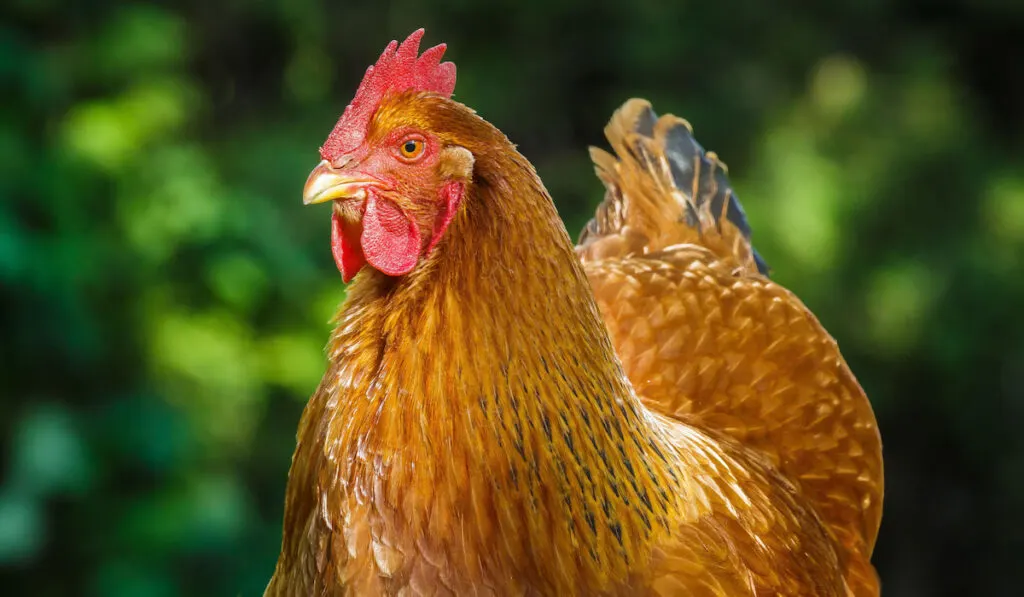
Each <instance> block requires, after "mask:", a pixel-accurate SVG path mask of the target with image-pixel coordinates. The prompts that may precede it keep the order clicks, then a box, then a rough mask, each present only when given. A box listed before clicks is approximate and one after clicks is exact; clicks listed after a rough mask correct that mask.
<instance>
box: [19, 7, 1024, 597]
mask: <svg viewBox="0 0 1024 597" xmlns="http://www.w3.org/2000/svg"><path fill="white" fill-rule="evenodd" d="M2 10H3V13H4V19H3V21H2V25H0V89H2V90H3V92H2V93H0V196H2V197H3V201H2V202H0V288H2V289H3V290H2V294H0V301H2V303H0V324H2V329H3V343H2V346H0V389H2V391H3V396H4V400H3V401H2V402H0V415H2V416H0V437H2V438H3V441H2V443H0V445H2V446H3V455H4V459H5V460H4V464H5V466H4V468H3V477H2V480H0V568H2V569H3V570H4V572H5V575H9V577H10V581H9V583H5V586H8V585H9V586H10V587H12V588H11V589H10V590H9V592H12V594H29V595H65V594H76V595H77V594H81V595H96V596H100V595H102V596H108V595H109V596H115V597H121V596H123V597H136V596H140V597H141V596H153V597H165V596H166V597H171V596H174V595H185V594H188V595H225V594H227V595H235V594H241V595H258V594H261V592H262V589H263V587H264V585H265V583H266V581H267V579H268V578H269V575H270V573H271V570H272V568H273V562H274V560H275V558H276V554H277V548H278V545H279V541H280V521H281V512H282V498H283V491H284V483H285V480H286V471H287V467H288V464H289V459H290V456H291V451H292V448H293V445H294V439H293V438H294V433H295V428H296V425H297V422H298V416H299V413H300V412H301V409H302V406H303V403H304V400H305V399H306V397H307V396H308V395H309V394H310V393H311V392H312V390H313V389H314V387H315V385H316V383H317V382H318V380H319V377H320V375H321V373H322V370H323V366H324V362H323V355H322V352H321V350H320V348H321V346H322V345H323V344H324V342H325V341H326V337H327V333H328V331H329V329H330V325H329V323H328V321H329V319H330V317H331V315H332V313H333V311H334V310H335V308H336V306H337V305H338V303H339V302H340V301H341V300H342V299H343V297H344V289H343V286H342V284H341V282H340V279H339V276H338V274H337V272H336V271H335V270H334V266H333V262H332V260H331V258H330V254H329V251H328V250H327V247H328V240H327V239H328V223H327V222H328V218H327V214H326V211H325V210H322V209H316V208H303V207H302V205H301V201H300V193H301V186H302V183H303V181H304V179H305V176H306V174H307V173H308V171H309V170H310V169H311V167H312V166H313V165H315V163H316V161H317V155H316V149H317V147H318V146H319V144H320V143H321V142H322V141H323V139H324V137H325V136H326V133H327V132H328V130H329V128H330V126H331V125H332V124H333V122H334V119H335V118H337V115H338V113H340V111H341V109H342V108H343V106H344V104H345V103H346V102H347V101H348V99H349V98H350V97H351V94H352V92H353V90H354V88H355V86H356V84H357V83H358V81H359V78H360V76H361V74H362V72H363V70H364V69H365V67H366V66H367V65H368V64H369V63H370V62H371V61H372V60H373V59H375V58H376V55H377V53H378V52H379V51H380V50H381V48H383V46H384V44H385V43H386V42H387V41H388V40H390V39H392V38H395V37H402V36H404V35H406V34H408V33H409V32H410V31H412V30H413V29H415V28H416V27H419V26H425V27H427V30H428V32H427V42H428V43H434V42H439V41H446V42H448V44H449V48H450V49H449V56H450V57H451V58H452V59H453V60H455V61H456V62H457V63H458V65H459V69H460V70H459V73H460V74H459V84H458V89H457V97H458V99H459V100H461V101H463V102H465V103H467V104H469V105H471V106H473V107H475V108H477V109H478V110H479V112H480V113H481V114H482V115H483V116H484V117H486V118H488V119H489V120H490V121H492V122H494V123H495V124H497V125H498V126H499V127H500V128H501V129H502V130H504V131H505V132H506V133H507V134H508V135H509V136H510V137H511V138H512V139H513V140H514V141H516V142H517V143H519V144H520V148H521V149H522V151H523V152H524V153H525V154H526V155H527V157H529V158H530V159H531V160H532V161H533V162H534V164H535V165H536V166H537V167H538V170H539V171H540V173H541V176H542V177H543V179H544V181H545V183H546V184H547V185H548V187H549V188H550V190H551V191H552V193H553V194H554V195H555V197H556V200H557V202H558V205H559V208H560V210H561V212H562V214H563V216H564V218H565V221H566V223H567V226H568V227H569V229H570V231H571V232H572V233H573V234H575V233H576V232H577V231H578V230H579V229H580V227H581V226H582V225H583V223H584V222H585V221H586V219H587V218H588V217H589V214H590V213H591V210H592V208H593V206H594V205H595V204H596V203H597V201H598V200H599V198H600V196H601V189H600V185H599V183H598V182H597V180H596V179H595V178H594V177H593V175H592V173H591V167H590V165H589V163H588V160H587V156H586V151H585V147H586V145H587V144H601V143H602V138H601V128H602V126H603V124H604V122H605V121H606V119H607V118H608V116H609V115H610V114H611V111H612V110H613V109H614V108H615V107H617V106H618V105H619V104H620V103H621V102H622V101H623V100H625V99H626V98H628V97H630V96H643V97H647V98H649V99H651V100H652V101H653V102H654V104H655V108H656V109H657V110H658V111H660V112H674V113H676V114H680V115H683V116H685V117H687V118H688V119H689V120H690V121H691V122H692V123H693V125H694V127H695V129H696V132H697V136H698V138H699V139H701V140H702V142H703V143H704V144H705V146H706V147H708V148H709V149H715V150H717V152H718V153H719V155H721V156H722V157H723V159H725V160H726V161H727V162H728V163H729V164H730V166H731V167H732V169H731V172H732V178H733V180H734V181H735V183H736V186H737V188H738V190H739V193H740V196H741V198H742V199H743V201H744V206H745V207H746V209H747V212H748V214H749V216H750V221H751V222H752V224H753V226H754V230H755V232H754V239H755V241H756V244H757V245H758V247H759V249H760V250H761V252H762V254H763V255H764V256H765V257H766V259H767V261H768V262H769V264H770V265H771V266H772V267H773V270H774V276H775V277H776V278H777V279H778V280H780V281H781V282H782V283H784V284H786V285H787V286H789V287H790V288H793V289H794V290H795V291H796V292H797V293H798V294H799V295H800V296H801V297H802V298H803V299H804V300H805V301H806V302H807V303H808V304H809V305H810V306H811V308H812V309H813V310H814V311H815V313H817V314H818V316H819V317H820V318H821V319H822V321H823V322H824V324H825V325H826V327H828V329H829V330H830V331H831V332H832V333H833V334H834V335H835V336H836V337H837V338H838V339H839V341H840V344H841V346H842V348H843V351H844V354H845V355H846V356H847V359H848V360H849V361H850V363H851V365H852V367H853V369H854V371H855V372H856V373H857V374H858V376H859V378H860V379H861V382H862V383H863V384H864V386H865V388H866V389H867V390H868V393H869V395H870V396H871V397H872V400H873V402H874V404H875V407H876V411H877V413H878V415H879V419H880V423H881V426H882V431H883V438H884V441H885V444H886V470H887V472H888V474H887V480H888V486H887V488H888V494H887V506H886V514H885V521H884V523H883V531H882V535H881V539H880V543H879V546H878V550H877V552H876V562H877V564H878V566H879V569H880V572H881V574H882V578H883V582H884V584H885V587H886V594H888V595H916V594H936V595H938V594H950V595H954V594H957V595H959V594H1006V593H1009V592H1012V589H1011V588H1010V587H1012V586H1015V585H1014V584H1011V583H1013V576H1014V574H1013V572H1014V570H1013V566H1014V565H1015V558H1014V557H1013V556H1014V555H1015V554H1017V553H1020V552H1021V550H1022V549H1024V542H1022V540H1021V538H1020V537H1021V533H1020V531H1021V529H1022V528H1024V515H1022V512H1024V508H1021V506H1022V505H1024V480H1022V476H1021V475H1020V474H1019V471H1020V467H1021V465H1022V462H1021V460H1022V456H1024V439H1022V435H1021V434H1020V433H1019V430H1018V429H1017V427H1018V425H1019V421H1021V420H1022V419H1021V416H1022V415H1024V316H1022V314H1021V310H1020V308H1019V305H1021V304H1024V148H1022V146H1021V143H1020V139H1021V135H1022V133H1024V116H1022V114H1024V113H1022V112H1021V108H1020V106H1021V105H1024V88H1022V87H1021V85H1020V78H1019V76H1015V73H1017V72H1019V65H1020V64H1022V63H1024V44H1022V43H1021V42H1020V41H1019V35H1017V34H1015V33H1014V31H1019V30H1021V29H1022V26H1024V10H1022V9H1021V8H1019V7H1018V6H1017V5H1016V4H1013V3H1000V2H981V3H968V2H966V1H958V0H953V1H951V2H947V3H943V4H942V6H941V7H940V6H935V7H929V6H926V5H925V4H922V3H915V2H911V1H910V0H903V1H900V2H893V3H881V2H870V1H869V2H864V1H862V0H861V1H854V0H842V1H839V2H833V3H831V4H828V3H825V4H823V5H821V6H819V7H816V8H811V7H809V6H808V7H804V8H801V9H797V8H795V7H793V8H788V7H779V6H776V5H772V4H770V3H757V2H750V1H742V0H740V1H736V2H726V3H718V4H715V3H693V2H682V3H674V4H670V3H664V2H658V1H655V0H642V1H638V2H635V3H633V4H632V5H630V6H629V7H627V6H626V5H624V4H623V5H619V4H618V3H612V2H610V1H609V0H592V1H591V2H588V3H578V2H572V1H570V0H563V1H561V2H539V1H537V2H525V3H524V2H496V3H490V4H487V3H473V2H466V1H464V0H439V1H437V2H433V3H428V4H424V3H419V2H412V1H410V0H396V1H394V2H391V3H390V4H386V3H380V4H377V3H358V5H348V6H342V5H340V3H320V2H316V1H314V0H302V1H300V2H286V1H285V0H271V1H269V2H244V1H241V2H231V3H228V4H227V5H224V6H216V7H215V6H213V5H210V6H205V5H202V4H201V3H195V2H165V3H159V4H151V3H141V2H140V3H117V2H97V1H91V2H85V3H78V4H76V5H74V6H59V5H58V4H57V3H54V2H28V1H26V0H17V1H15V2H11V3H9V4H8V5H5V7H4V8H3V9H2Z"/></svg>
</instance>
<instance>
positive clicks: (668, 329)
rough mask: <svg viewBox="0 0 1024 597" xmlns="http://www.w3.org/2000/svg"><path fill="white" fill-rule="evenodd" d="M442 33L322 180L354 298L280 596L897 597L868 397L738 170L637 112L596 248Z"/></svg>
mask: <svg viewBox="0 0 1024 597" xmlns="http://www.w3.org/2000/svg"><path fill="white" fill-rule="evenodd" d="M422 35H423V32H422V30H420V31H417V32H415V33H413V34H412V35H411V36H410V37H409V38H408V39H407V40H406V41H405V42H403V43H402V44H401V45H400V46H399V45H398V44H397V42H392V43H391V45H389V46H388V47H387V49H386V50H385V51H384V53H383V54H382V56H381V57H380V59H379V60H378V61H377V63H376V64H375V65H374V66H372V67H370V69H369V70H367V73H366V76H365V77H364V79H363V82H362V83H361V85H360V87H359V89H358V91H357V92H356V96H355V98H354V99H353V100H352V102H351V104H350V105H349V106H348V108H346V110H345V112H344V114H343V115H342V116H341V118H340V120H339V121H338V124H337V125H336V126H335V128H334V130H333V131H332V132H331V134H330V136H329V137H328V139H327V141H326V143H325V144H324V146H323V147H322V148H321V151H320V153H321V157H322V160H323V161H322V162H321V163H320V165H319V166H317V168H316V169H315V170H314V171H313V173H312V174H311V175H310V178H309V180H308V181H307V183H306V188H305V192H304V199H305V202H306V203H321V202H328V201H330V202H331V204H332V206H333V209H332V241H331V244H332V250H333V254H334V257H335V261H336V263H337V265H338V268H339V270H340V271H341V273H342V277H343V278H344V280H345V281H346V282H347V281H349V280H351V281H352V284H351V285H350V287H349V291H348V298H347V300H346V302H345V303H344V305H343V306H342V308H341V310H340V312H339V314H338V316H337V327H336V329H335V331H334V333H333V335H332V337H331V339H330V342H329V344H328V348H327V353H328V359H329V365H328V369H327V372H326V374H325V375H324V378H323V381H322V382H321V384H320V386H319V388H318V389H317V390H316V392H315V394H314V395H313V397H312V398H311V399H310V401H309V403H308V405H307V406H306V409H305V412H304V413H303V416H302V420H301V422H300V424H299V431H298V437H297V439H298V444H297V447H296V450H295V455H294V457H293V460H292V468H291V472H290V475H289V481H288V489H287V495H286V501H285V518H284V536H283V541H282V547H281V555H280V558H279V559H278V563H277V567H276V570H275V572H274V576H273V578H272V579H271V581H270V584H269V585H268V587H267V590H266V594H267V595H437V594H442V595H474V594H479V595H822V596H825V595H828V596H832V595H875V594H878V581H877V577H876V575H875V573H874V569H873V568H872V567H871V564H870V556H871V551H872V548H873V545H874V541H875V537H876V534H877V530H878V525H879V521H880V516H881V503H882V461H881V444H880V439H879V435H878V430H877V426H876V424H875V420H874V416H873V414H872V411H871V407H870V405H869V403H868V401H867V398H866V397H865V395H864V393H863V391H862V390H861V388H860V387H859V385H858V384H857V382H856V380H855V379H854V377H853V375H852V374H851V373H850V371H849V369H848V368H847V366H846V364H845V363H844V361H843V359H842V357H841V355H840V353H839V350H838V348H837V346H836V344H835V342H834V340H832V338H831V337H830V336H829V335H828V334H827V333H826V332H825V330H824V329H823V328H822V327H821V325H820V324H819V323H818V322H817V320H816V319H815V318H814V316H813V315H812V314H811V313H810V312H809V311H808V310H807V308H806V307H804V306H803V304H802V303H800V301H799V300H798V299H797V298H796V297H795V296H793V294H791V293H790V292H788V291H787V290H785V289H784V288H781V287H780V286H778V285H776V284H774V283H772V282H771V281H770V280H769V279H768V278H767V277H766V275H765V274H764V270H765V269H766V268H765V266H764V263H763V261H762V260H761V258H760V257H759V256H758V255H757V253H756V252H755V251H754V249H753V247H752V246H751V244H750V229H749V227H748V225H747V222H746V218H745V216H744V214H743V211H742V210H741V208H740V206H739V203H738V202H737V200H736V197H735V195H734V194H733V193H732V191H731V188H730V186H729V183H728V181H727V179H726V176H725V171H724V167H723V166H722V165H721V164H720V163H719V162H718V160H717V158H716V157H715V156H714V155H713V154H711V153H705V152H704V151H703V150H702V149H701V148H700V146H699V145H698V144H697V143H696V141H695V140H694V139H693V136H692V134H691V131H690V128H689V125H688V124H686V123H685V122H684V121H682V120H680V119H678V118H675V117H673V116H662V117H660V118H658V117H656V115H655V114H654V112H653V111H652V110H651V108H650V106H649V105H648V104H647V103H645V102H643V101H640V100H630V101H629V102H627V103H626V104H625V105H624V106H623V107H622V108H621V109H620V110H619V111H618V112H617V113H616V114H615V115H614V116H613V118H612V120H611V123H610V124H609V125H608V128H607V129H606V133H607V136H608V139H609V141H610V142H611V145H612V147H613V149H614V151H615V154H616V155H615V156H612V155H610V154H607V153H605V152H603V151H600V150H593V152H592V155H593V158H594V161H595V163H596V165H597V171H598V175H599V176H600V177H601V179H602V180H603V181H604V183H605V185H606V187H607V194H606V197H605V200H604V202H603V203H602V205H601V206H600V207H599V208H598V211H597V215H596V217H595V218H594V220H593V221H592V222H591V223H590V224H589V225H588V226H587V228H586V230H585V231H584V233H583V236H582V238H581V241H580V245H579V246H578V247H575V248H574V247H573V244H572V242H571V241H570V239H569V237H568V235H567V234H566V231H565V228H564V226H563V225H562V222H561V220H560V219H559V217H558V214H557V213H556V211H555V208H554V205H553V203H552V201H551V198H550V196H549V195H548V193H547V191H546V190H545V188H544V185H543V184H542V183H541V181H540V180H539V179H538V177H537V175H536V173H535V171H534V169H533V167H532V166H531V165H530V163H529V162H528V161H527V160H526V159H525V158H524V157H523V156H522V155H520V154H519V153H518V152H517V151H516V149H515V147H514V146H513V145H512V144H511V143H510V142H509V140H508V139H507V138H506V137H505V136H504V135H503V134H502V133H501V132H500V131H498V130H497V129H496V128H495V127H494V126H493V125H491V124H489V123H488V122H486V121H485V120H483V119H482V118H480V117H479V116H477V115H476V114H475V113H474V112H473V111H472V110H471V109H469V108H467V107H466V106H463V105H462V104H459V103H457V102H455V101H453V100H452V99H451V94H452V91H453V90H454V85H455V67H454V65H452V64H451V63H441V62H440V59H441V55H442V54H443V52H444V46H443V45H441V46H436V47H434V48H431V49H429V50H427V51H425V52H424V53H423V54H422V55H418V48H419V41H420V39H421V37H422ZM595 297H596V300H595Z"/></svg>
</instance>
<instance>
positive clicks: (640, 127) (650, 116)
mask: <svg viewBox="0 0 1024 597" xmlns="http://www.w3.org/2000/svg"><path fill="white" fill-rule="evenodd" d="M657 120H658V115H657V114H655V113H654V110H652V109H651V107H650V106H647V107H645V108H644V109H643V111H642V112H640V115H639V116H637V117H636V128H635V130H636V132H638V133H640V134H641V135H643V136H645V137H653V136H654V123H655V122H657Z"/></svg>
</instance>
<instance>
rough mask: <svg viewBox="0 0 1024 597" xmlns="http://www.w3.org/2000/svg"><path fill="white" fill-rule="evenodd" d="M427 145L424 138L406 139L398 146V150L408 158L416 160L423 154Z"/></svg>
mask: <svg viewBox="0 0 1024 597" xmlns="http://www.w3.org/2000/svg"><path fill="white" fill-rule="evenodd" d="M425 147H426V145H425V144H424V143H423V140H422V139H406V140H405V141H402V144H401V145H400V146H399V147H398V152H399V153H400V154H402V157H403V158H405V159H407V160H414V159H416V158H418V157H420V156H421V155H422V154H423V149H424V148H425Z"/></svg>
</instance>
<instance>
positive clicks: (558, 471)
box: [300, 144, 678, 592]
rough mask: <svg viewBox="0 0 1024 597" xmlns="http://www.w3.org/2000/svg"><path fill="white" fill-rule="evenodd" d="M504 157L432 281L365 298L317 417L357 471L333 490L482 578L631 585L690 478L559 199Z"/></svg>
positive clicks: (322, 435) (327, 443)
mask: <svg viewBox="0 0 1024 597" xmlns="http://www.w3.org/2000/svg"><path fill="white" fill-rule="evenodd" d="M502 149H503V151H500V152H497V151H496V152H492V153H490V154H488V155H482V156H481V155H478V156H477V163H476V167H475V170H474V178H473V182H472V184H471V185H470V187H469V193H468V196H467V200H466V201H465V204H464V208H463V210H462V211H461V212H460V214H459V215H458V216H457V217H456V219H455V221H454V222H453V223H452V225H451V227H450V229H449V230H448V232H447V233H446V235H445V238H444V239H443V240H442V241H441V243H440V244H439V245H438V246H437V247H435V249H434V251H433V252H432V253H431V255H430V256H429V258H428V260H427V261H426V262H425V263H423V264H422V265H421V267H419V268H418V269H417V270H416V271H415V272H413V273H412V274H410V275H408V276H406V277H405V278H403V279H398V280H396V279H391V278H387V277H385V276H382V275H379V274H378V273H377V272H373V271H366V272H364V273H363V274H361V276H360V277H359V278H357V281H356V283H355V284H354V285H353V286H352V287H351V292H350V295H349V299H348V301H347V303H346V304H345V305H344V307H343V309H342V311H341V313H340V314H339V321H338V326H337V329H336V331H335V334H334V336H333V337H332V340H331V343H330V345H329V348H328V353H329V357H330V360H331V366H330V369H329V371H328V373H327V375H326V376H325V378H324V381H323V383H322V385H321V388H320V390H319V391H318V394H317V395H316V396H314V398H313V401H314V402H319V404H316V405H314V404H313V403H311V405H310V409H309V411H308V412H307V417H312V418H314V419H317V420H310V421H309V422H308V424H307V423H306V422H305V420H304V427H305V428H306V429H307V430H308V431H309V432H310V433H313V434H314V435H316V436H319V437H318V439H313V438H311V439H313V441H312V442H311V443H313V444H319V445H321V446H322V447H323V449H324V452H325V453H326V454H327V456H328V461H329V463H330V464H331V466H336V467H338V468H339V469H340V470H335V471H334V472H332V473H330V474H328V475H325V476H323V477H322V479H323V480H325V482H326V483H327V484H329V485H334V486H333V487H321V488H320V490H321V491H332V490H334V491H342V492H348V493H351V492H356V493H360V494H363V495H366V496H368V497H369V503H371V504H375V507H376V508H377V510H379V511H378V512H377V515H378V516H380V519H381V520H382V521H385V522H386V526H387V528H389V529H392V530H393V531H394V532H396V533H399V534H401V533H402V532H406V533H408V534H409V535H410V536H419V537H428V538H430V541H432V542H434V543H436V544H437V545H436V547H437V548H438V549H439V550H441V551H445V552H446V553H459V554H464V557H465V560H466V566H467V569H473V570H478V571H480V572H479V573H480V574H482V575H486V574H487V568H489V567H490V566H489V565H487V564H486V563H485V564H483V565H481V564H478V563H479V562H487V561H492V562H493V561H495V558H497V559H504V560H507V561H506V562H503V563H502V566H508V565H511V566H513V568H512V569H519V570H521V571H522V572H523V573H524V574H525V575H527V576H529V575H531V574H532V575H534V576H535V577H537V578H541V579H548V580H549V581H550V582H552V583H555V582H556V581H555V580H552V579H557V578H560V579H562V580H561V581H557V582H568V583H570V585H571V584H572V583H577V582H588V583H596V584H598V585H602V586H608V585H614V584H616V583H620V582H625V580H624V579H625V578H626V575H627V574H628V573H627V570H628V569H633V570H636V569H638V563H637V562H635V561H634V560H635V559H636V558H637V557H644V556H643V554H645V553H646V551H647V550H648V549H649V546H650V543H651V541H652V540H653V537H654V536H655V535H657V534H660V533H661V532H662V530H663V529H664V528H665V526H666V525H667V521H668V519H669V518H670V513H669V510H670V509H671V508H672V507H673V504H674V501H675V497H674V494H675V488H676V487H677V486H678V480H677V479H676V478H675V474H676V473H675V472H674V467H673V466H671V465H670V460H669V456H668V453H669V451H670V450H669V449H668V448H667V447H666V446H667V444H666V441H665V440H664V438H663V436H662V435H661V432H660V431H659V430H658V429H659V428H658V426H657V425H656V424H654V423H653V422H652V420H651V418H650V415H649V414H648V413H647V411H646V410H644V408H643V407H642V406H641V405H640V404H639V402H638V400H637V399H636V397H635V395H634V394H633V391H632V388H631V386H630V385H629V383H628V381H627V380H626V378H625V375H624V373H623V370H622V367H621V365H620V363H619V361H618V359H617V357H616V356H615V353H614V349H613V347H612V344H611V342H610V340H609V337H608V333H607V331H606V329H605V327H604V323H603V322H602V320H601V317H600V314H599V312H598V309H597V307H596V305H595V302H594V299H593V296H592V294H591V291H590V288H589V284H588V282H587V280H586V277H585V274H584V272H583V269H582V267H581V265H580V263H579V261H578V259H577V257H576V255H575V253H574V252H573V248H572V244H571V242H570V240H569V237H568V235H567V233H566V231H565V228H564V226H563V225H562V223H561V220H560V219H559V217H558V214H557V213H556V211H555V208H554V206H553V204H552V202H551V199H550V197H549V196H548V194H547V191H546V190H545V189H544V187H543V185H542V184H541V182H540V181H539V179H538V178H537V176H536V174H535V172H534V170H533V168H532V166H530V164H529V163H528V162H527V161H526V160H525V158H523V157H522V156H521V155H519V154H518V153H517V152H516V151H515V150H514V148H513V147H512V146H511V144H508V145H507V146H506V147H504V148H502ZM300 443H301V437H300ZM331 479H338V480H339V481H338V482H337V483H331V482H330V480H331ZM384 510H387V512H384ZM381 524H385V523H384V522H382V523H381ZM388 525H389V526H388ZM382 528H383V527H382ZM566 554H574V555H573V556H572V560H571V561H564V558H566ZM459 557H463V556H461V555H460V556H459ZM560 558H561V559H560ZM495 569H496V570H500V569H502V568H501V567H499V566H497V565H496V566H495ZM504 569H505V570H508V569H509V568H504ZM587 579H589V580H587ZM568 586H569V585H566V586H565V587H563V588H567V587H568ZM550 588H552V589H557V588H558V587H557V586H555V585H550ZM578 588H579V585H575V588H574V589H573V590H576V589H578ZM592 588H593V589H595V590H596V589H599V588H600V587H597V586H595V587H592ZM556 592H557V591H556Z"/></svg>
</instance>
